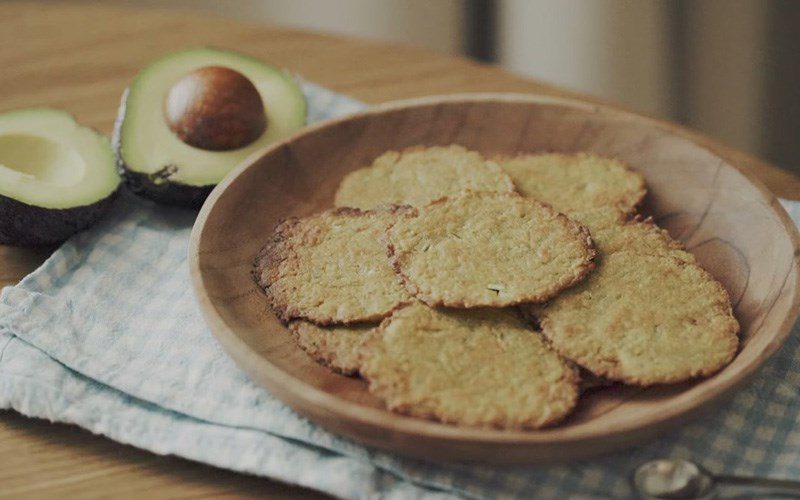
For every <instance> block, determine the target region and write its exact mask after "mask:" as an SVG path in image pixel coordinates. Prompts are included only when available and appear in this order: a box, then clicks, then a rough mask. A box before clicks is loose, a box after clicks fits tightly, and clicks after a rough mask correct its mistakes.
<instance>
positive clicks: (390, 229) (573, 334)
mask: <svg viewBox="0 0 800 500" xmlns="http://www.w3.org/2000/svg"><path fill="white" fill-rule="evenodd" d="M645 193H646V189H645V183H644V179H643V177H642V176H641V175H640V174H639V173H637V172H635V171H633V170H632V169H630V168H629V167H627V166H626V165H624V164H623V163H621V162H619V161H617V160H614V159H609V158H601V157H597V156H592V155H589V154H569V155H567V154H542V155H522V156H517V157H508V158H494V159H487V158H484V157H483V156H481V155H480V154H479V153H477V152H474V151H469V150H467V149H465V148H463V147H461V146H455V145H453V146H448V147H430V148H422V147H417V148H412V149H408V150H404V151H401V152H396V151H390V152H387V153H385V154H384V155H382V156H380V157H379V158H377V159H376V160H375V161H374V162H373V163H372V165H370V166H368V167H365V168H362V169H360V170H356V171H354V172H352V173H350V174H349V175H347V176H346V177H345V178H344V179H343V180H342V182H341V185H340V186H339V190H338V192H337V194H336V206H337V207H338V208H334V209H331V210H328V211H325V212H322V213H318V214H315V215H312V216H309V217H305V218H300V219H298V218H292V219H288V220H286V221H284V222H282V223H281V224H279V225H278V227H277V228H276V229H275V231H274V232H273V234H272V235H271V236H270V239H269V241H268V242H267V244H266V245H265V246H264V248H263V250H262V251H261V252H260V254H259V255H258V257H257V258H256V262H255V273H254V274H255V277H256V281H257V282H258V284H259V285H260V286H261V287H262V288H263V289H264V291H265V292H266V295H267V297H268V299H269V302H270V304H271V306H272V308H273V310H274V311H275V313H276V314H277V315H278V316H279V317H280V318H281V319H282V320H284V321H285V322H286V323H287V325H288V327H289V329H290V330H291V331H292V332H293V334H294V337H295V339H296V341H297V343H298V345H299V346H300V347H301V348H302V349H304V350H305V351H306V352H307V353H308V354H309V355H311V356H312V357H313V358H314V359H315V360H316V361H318V362H319V363H321V364H323V365H325V366H327V367H329V368H331V369H332V370H334V371H337V372H339V373H342V374H345V375H352V376H361V377H363V378H365V379H366V380H367V381H368V383H369V390H370V391H371V392H372V393H374V394H376V395H377V396H379V397H380V398H381V399H382V400H383V401H385V403H386V406H387V408H388V409H390V410H392V411H396V412H401V413H404V414H408V415H413V416H417V417H422V418H430V419H435V420H439V421H441V422H446V423H451V424H456V425H468V426H486V427H496V428H505V429H534V428H540V427H543V426H546V425H551V424H554V423H556V422H558V421H560V420H562V419H564V418H565V417H566V416H567V415H569V413H570V412H571V411H572V410H573V409H574V408H575V406H576V404H577V403H578V400H579V398H580V394H581V377H582V376H583V377H584V378H592V379H594V380H595V381H597V380H600V381H602V383H615V382H616V383H625V384H634V385H639V386H648V385H652V384H664V383H674V382H679V381H684V380H688V379H691V378H694V377H699V376H707V375H710V374H712V373H714V372H716V371H718V370H720V369H721V368H722V367H723V366H725V365H726V364H728V363H729V362H730V361H731V360H732V359H733V357H734V355H735V353H736V350H737V347H738V338H737V333H738V329H739V325H738V323H737V321H736V319H735V318H734V317H733V313H732V308H731V304H730V300H729V298H728V295H727V293H726V291H725V289H724V288H723V287H722V286H721V285H720V284H719V283H718V282H717V281H715V280H714V278H713V277H711V275H709V274H708V273H707V272H706V271H705V270H703V269H702V268H701V267H700V266H699V265H698V264H697V263H696V262H695V259H694V257H693V256H692V255H691V254H690V253H688V252H686V251H685V250H684V249H683V247H682V246H681V244H680V243H678V242H677V241H675V240H673V239H672V238H670V236H669V234H668V233H667V232H666V231H664V230H662V229H660V228H659V227H657V226H656V225H655V224H654V223H653V221H652V220H651V219H643V218H642V217H641V216H640V215H638V214H637V212H636V210H637V207H638V205H639V204H640V203H641V201H642V199H643V198H644V196H645ZM601 385H602V384H601Z"/></svg>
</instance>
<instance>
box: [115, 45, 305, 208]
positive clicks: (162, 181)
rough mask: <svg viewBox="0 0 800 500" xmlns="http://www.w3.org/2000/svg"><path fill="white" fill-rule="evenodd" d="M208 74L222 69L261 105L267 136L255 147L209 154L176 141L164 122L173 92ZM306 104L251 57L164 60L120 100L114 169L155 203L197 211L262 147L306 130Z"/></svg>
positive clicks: (292, 86) (207, 51) (188, 54)
mask: <svg viewBox="0 0 800 500" xmlns="http://www.w3.org/2000/svg"><path fill="white" fill-rule="evenodd" d="M205 66H225V67H228V68H231V69H233V70H235V71H238V72H239V73H241V74H243V75H244V76H245V77H247V78H248V79H249V80H250V81H251V82H252V83H253V84H254V85H255V87H256V89H257V90H258V91H259V94H260V95H261V99H262V101H263V102H264V106H265V113H266V121H267V124H268V125H267V129H266V131H265V132H264V134H263V135H261V137H259V138H258V139H257V140H256V141H254V142H253V143H251V144H249V145H247V146H245V147H243V148H239V149H235V150H230V151H209V150H204V149H199V148H195V147H192V146H189V145H188V144H186V143H184V142H183V141H181V140H180V139H179V138H178V137H177V136H176V135H175V134H174V133H173V132H172V131H171V130H170V129H169V126H168V124H167V121H166V119H165V117H164V99H165V98H166V95H167V93H168V92H169V90H170V88H171V87H172V85H173V84H174V83H175V82H176V81H177V80H179V79H180V78H181V77H183V76H184V75H186V74H187V73H189V72H191V71H193V70H195V69H197V68H202V67H205ZM305 118H306V102H305V97H304V96H303V93H302V91H301V89H300V87H299V85H298V84H297V82H295V81H294V79H293V78H292V77H291V76H289V75H288V74H286V73H284V72H283V71H280V70H278V69H276V68H273V67H272V66H269V65H267V64H264V63H263V62H261V61H259V60H257V59H253V58H250V57H248V56H245V55H242V54H238V53H235V52H229V51H224V50H218V49H211V48H196V49H189V50H184V51H180V52H176V53H173V54H170V55H167V56H165V57H163V58H161V59H159V60H157V61H155V62H153V63H152V64H150V65H149V66H148V67H147V68H145V69H144V70H142V71H141V72H140V73H139V74H138V75H137V77H136V78H135V79H134V81H133V83H132V84H131V86H130V87H129V88H128V90H127V91H126V93H125V95H124V96H123V102H122V104H121V106H120V111H119V114H118V117H117V126H116V128H115V132H114V147H115V149H116V153H117V161H118V166H119V168H120V171H121V173H122V174H123V176H124V177H125V178H126V181H127V182H128V184H129V186H130V187H131V188H132V190H133V191H135V192H137V193H138V194H141V195H143V196H145V197H148V198H151V199H155V200H156V201H160V202H165V203H170V204H175V205H184V206H195V207H196V206H199V205H200V204H202V202H203V200H204V199H205V197H206V196H207V195H208V193H209V192H210V191H211V189H212V188H213V187H214V185H216V184H217V183H218V182H219V181H220V180H222V178H223V177H224V176H225V175H226V174H227V173H228V172H229V171H230V170H231V169H233V167H235V166H236V165H237V164H239V163H240V162H241V161H243V160H244V159H245V158H247V157H248V156H249V155H251V154H252V153H253V152H255V151H257V150H259V149H261V148H263V147H264V146H266V145H268V144H270V143H272V142H275V141H277V140H279V139H282V138H284V137H286V136H288V135H290V134H292V133H294V132H295V131H297V130H298V129H300V128H301V127H302V126H303V125H305Z"/></svg>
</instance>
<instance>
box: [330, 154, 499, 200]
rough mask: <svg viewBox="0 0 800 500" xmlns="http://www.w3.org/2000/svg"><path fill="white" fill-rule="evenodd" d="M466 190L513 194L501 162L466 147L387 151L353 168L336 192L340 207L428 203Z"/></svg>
mask: <svg viewBox="0 0 800 500" xmlns="http://www.w3.org/2000/svg"><path fill="white" fill-rule="evenodd" d="M465 190H471V191H496V192H502V193H513V192H514V185H513V183H512V182H511V179H510V178H509V177H508V175H506V173H505V172H504V171H503V169H502V168H500V166H499V165H498V164H497V163H495V162H492V161H487V160H486V159H484V158H483V157H482V156H481V155H480V154H479V153H477V152H475V151H469V150H467V149H465V148H463V147H462V146H457V145H451V146H435V147H429V148H424V147H414V148H409V149H405V150H403V151H400V152H398V151H388V152H386V153H384V154H383V155H381V156H380V157H378V158H377V159H376V160H375V161H374V162H373V163H372V165H370V166H369V167H365V168H362V169H359V170H355V171H353V172H350V173H349V174H347V176H345V178H344V179H343V180H342V182H341V184H340V185H339V190H338V191H337V192H336V206H337V207H356V208H362V209H368V208H374V207H377V206H381V205H411V206H422V205H427V204H428V203H430V202H431V201H433V200H437V199H439V198H442V197H443V196H453V195H457V194H459V193H461V192H462V191H465Z"/></svg>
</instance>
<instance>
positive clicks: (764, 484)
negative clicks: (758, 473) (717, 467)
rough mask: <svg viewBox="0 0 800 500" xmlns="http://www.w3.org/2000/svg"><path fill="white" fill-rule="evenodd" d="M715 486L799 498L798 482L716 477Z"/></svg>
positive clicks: (742, 477) (799, 487)
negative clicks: (738, 487)
mask: <svg viewBox="0 0 800 500" xmlns="http://www.w3.org/2000/svg"><path fill="white" fill-rule="evenodd" d="M715 479H716V481H717V484H719V485H725V486H743V487H747V488H750V489H751V490H752V489H755V488H758V489H759V490H766V491H769V492H770V493H773V494H783V495H789V496H791V497H792V498H800V481H793V480H790V479H771V478H766V477H749V476H724V475H722V476H716V477H715Z"/></svg>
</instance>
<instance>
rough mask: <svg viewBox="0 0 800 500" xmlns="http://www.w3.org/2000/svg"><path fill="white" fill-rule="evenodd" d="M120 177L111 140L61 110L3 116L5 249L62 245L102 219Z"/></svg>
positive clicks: (0, 156) (0, 209)
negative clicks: (52, 244) (14, 246)
mask: <svg viewBox="0 0 800 500" xmlns="http://www.w3.org/2000/svg"><path fill="white" fill-rule="evenodd" d="M119 183H120V177H119V174H118V173H117V170H116V168H115V166H114V154H113V151H112V150H111V144H110V143H109V142H108V139H107V138H106V137H104V136H102V135H100V134H99V133H97V132H95V131H94V130H92V129H89V128H86V127H82V126H80V125H79V124H78V123H77V122H76V121H75V119H74V118H73V117H72V115H70V114H68V113H65V112H64V111H59V110H55V109H46V108H42V109H25V110H19V111H12V112H9V113H3V114H0V243H3V244H9V245H45V244H51V243H58V242H61V241H63V240H65V239H67V238H69V237H70V236H72V235H73V234H75V233H77V232H78V231H80V230H82V229H85V228H87V227H88V226H90V225H91V224H93V223H94V222H96V221H97V220H98V219H100V218H101V217H102V216H103V215H105V213H106V212H107V211H108V209H109V208H110V206H111V203H112V201H113V198H114V194H115V193H116V191H117V187H118V186H119Z"/></svg>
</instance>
